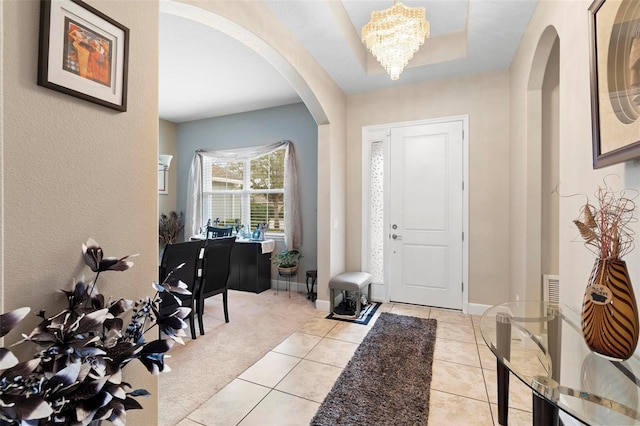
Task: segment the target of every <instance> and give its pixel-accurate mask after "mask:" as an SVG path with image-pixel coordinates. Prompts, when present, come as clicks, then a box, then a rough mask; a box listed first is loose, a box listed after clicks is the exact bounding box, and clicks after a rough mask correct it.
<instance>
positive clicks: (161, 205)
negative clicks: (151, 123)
mask: <svg viewBox="0 0 640 426" xmlns="http://www.w3.org/2000/svg"><path fill="white" fill-rule="evenodd" d="M159 130H160V135H159V137H158V154H159V155H173V160H171V167H170V168H169V185H168V188H169V193H168V194H159V195H158V213H165V214H167V213H169V212H171V211H175V210H176V205H177V203H176V192H177V186H176V181H177V179H178V173H177V172H176V168H177V167H178V161H177V160H178V159H177V158H176V154H177V153H178V148H177V145H176V144H177V142H178V136H177V126H176V124H175V123H172V122H170V121H167V120H160V122H159Z"/></svg>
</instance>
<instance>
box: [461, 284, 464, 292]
mask: <svg viewBox="0 0 640 426" xmlns="http://www.w3.org/2000/svg"><path fill="white" fill-rule="evenodd" d="M460 284H462V292H463V293H464V283H460Z"/></svg>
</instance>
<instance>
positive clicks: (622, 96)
mask: <svg viewBox="0 0 640 426" xmlns="http://www.w3.org/2000/svg"><path fill="white" fill-rule="evenodd" d="M589 18H590V33H591V64H590V65H591V122H592V129H591V130H592V139H593V168H594V169H597V168H600V167H605V166H609V165H611V164H615V163H620V162H623V161H627V160H631V159H633V158H636V157H640V2H638V1H637V0H596V1H594V2H593V3H592V4H591V6H590V7H589Z"/></svg>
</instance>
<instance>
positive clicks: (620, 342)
mask: <svg viewBox="0 0 640 426" xmlns="http://www.w3.org/2000/svg"><path fill="white" fill-rule="evenodd" d="M638 330H639V325H638V307H637V305H636V297H635V295H634V293H633V287H632V286H631V280H630V279H629V272H628V271H627V264H626V263H625V262H624V261H623V260H619V259H597V260H596V262H595V263H594V265H593V270H592V271H591V276H590V277H589V283H588V285H587V288H586V289H585V292H584V299H583V303H582V335H583V336H584V340H585V342H586V344H587V346H589V348H590V349H591V350H592V351H593V352H595V353H597V354H600V355H603V356H605V357H607V358H610V359H612V360H616V361H622V360H626V359H628V358H630V357H631V355H633V352H634V351H635V349H636V345H637V344H638Z"/></svg>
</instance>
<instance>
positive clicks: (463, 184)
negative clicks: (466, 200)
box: [462, 181, 464, 191]
mask: <svg viewBox="0 0 640 426" xmlns="http://www.w3.org/2000/svg"><path fill="white" fill-rule="evenodd" d="M462 190H463V191H464V181H462Z"/></svg>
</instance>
